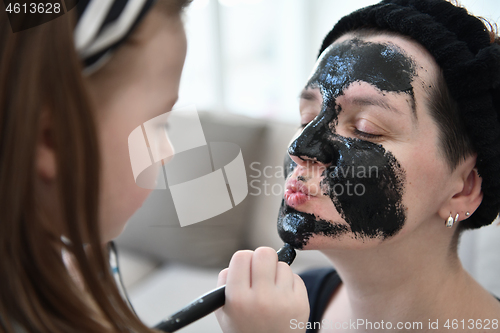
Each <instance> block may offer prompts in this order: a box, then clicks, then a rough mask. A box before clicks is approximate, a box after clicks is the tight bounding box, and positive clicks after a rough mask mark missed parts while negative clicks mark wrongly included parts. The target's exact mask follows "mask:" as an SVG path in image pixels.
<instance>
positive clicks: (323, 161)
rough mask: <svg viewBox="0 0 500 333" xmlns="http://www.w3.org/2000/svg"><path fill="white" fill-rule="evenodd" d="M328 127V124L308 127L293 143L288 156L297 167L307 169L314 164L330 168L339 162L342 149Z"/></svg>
mask: <svg viewBox="0 0 500 333" xmlns="http://www.w3.org/2000/svg"><path fill="white" fill-rule="evenodd" d="M311 125H312V124H311ZM327 126H328V125H327V124H325V125H323V124H315V126H307V127H306V128H305V129H304V130H303V131H302V133H300V135H299V136H298V137H297V138H296V139H295V140H294V141H292V143H291V144H290V146H289V147H288V155H289V156H290V158H291V159H292V160H293V161H294V162H295V163H296V164H297V165H300V166H303V167H307V166H309V165H311V164H312V163H314V164H315V165H324V166H329V165H331V164H335V163H336V162H337V160H338V158H339V154H340V153H339V151H340V147H338V142H336V141H337V140H334V138H333V136H334V135H333V133H332V132H331V131H330V130H329V129H328V127H327Z"/></svg>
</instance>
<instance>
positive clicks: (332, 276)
mask: <svg viewBox="0 0 500 333" xmlns="http://www.w3.org/2000/svg"><path fill="white" fill-rule="evenodd" d="M300 277H301V278H302V280H304V284H305V285H306V289H307V295H308V297H309V306H310V308H311V312H310V314H309V322H310V323H312V325H311V327H314V323H319V322H321V320H322V318H323V314H324V313H325V310H326V307H327V305H328V301H329V300H330V298H331V296H332V294H333V292H334V291H335V290H336V289H337V287H338V286H339V285H340V283H341V282H342V280H340V276H339V275H338V274H337V271H336V270H335V269H333V268H331V267H328V268H317V269H313V270H309V271H306V272H304V273H302V274H300ZM497 299H498V300H499V301H500V298H498V297H497ZM317 331H318V330H317V329H308V330H306V333H316V332H317Z"/></svg>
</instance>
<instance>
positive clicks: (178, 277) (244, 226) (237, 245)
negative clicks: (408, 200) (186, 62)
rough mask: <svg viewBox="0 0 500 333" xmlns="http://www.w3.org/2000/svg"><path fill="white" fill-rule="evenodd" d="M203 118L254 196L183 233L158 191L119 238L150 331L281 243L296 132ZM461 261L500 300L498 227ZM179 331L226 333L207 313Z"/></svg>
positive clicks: (133, 294)
mask: <svg viewBox="0 0 500 333" xmlns="http://www.w3.org/2000/svg"><path fill="white" fill-rule="evenodd" d="M200 118H201V123H202V127H203V130H204V132H205V136H206V139H207V142H220V141H222V142H232V143H235V144H237V145H239V146H240V147H241V150H242V153H243V158H244V161H245V165H246V171H247V178H248V183H249V194H248V196H247V197H246V199H245V200H244V201H243V202H242V203H241V204H239V205H238V206H236V207H235V208H233V209H231V210H229V211H227V212H225V213H223V214H221V215H219V216H216V217H214V218H211V219H209V220H206V221H203V222H200V223H197V224H194V225H190V226H186V227H182V228H181V227H180V225H179V222H178V219H177V215H176V213H175V209H174V206H173V203H172V198H171V196H170V193H169V191H168V190H156V191H154V192H153V193H152V194H151V195H150V197H149V198H148V199H147V200H146V202H145V203H144V205H143V207H142V208H141V209H139V210H138V211H137V213H136V214H135V215H134V216H133V217H132V218H131V219H130V221H129V223H128V225H127V227H126V229H125V231H124V232H123V234H122V235H121V236H120V237H119V238H118V239H117V245H118V249H119V251H120V253H119V262H120V266H121V270H122V274H123V279H124V282H125V285H126V286H127V290H128V294H129V297H130V299H131V302H132V305H133V306H134V308H135V310H136V312H137V313H138V315H139V316H140V317H141V318H142V319H143V321H144V322H146V323H147V324H149V325H154V324H156V323H157V322H159V321H161V319H163V318H165V317H167V316H168V315H169V314H172V313H174V312H175V311H177V310H178V309H180V308H181V307H182V306H184V305H185V304H187V303H188V302H189V301H191V300H193V299H194V298H196V297H198V296H199V295H201V294H203V293H205V292H207V291H208V290H210V289H212V288H214V287H215V286H216V281H217V274H218V272H219V271H220V269H222V268H224V267H226V266H227V264H228V262H229V259H230V258H231V255H232V254H233V253H234V252H235V251H237V250H239V249H255V248H257V247H259V246H263V245H265V246H271V247H273V248H275V249H278V248H279V247H280V246H281V245H282V242H281V241H280V239H279V237H278V235H277V232H276V217H277V214H278V208H279V205H280V202H281V198H282V193H283V183H284V181H283V178H282V177H283V175H282V174H283V172H282V165H283V158H284V156H285V152H286V147H287V145H288V143H289V141H290V139H291V138H292V136H293V134H294V133H295V131H296V130H297V126H294V125H290V124H283V123H277V122H272V121H269V120H256V119H250V118H247V117H243V116H237V115H231V114H226V113H224V114H221V113H203V112H200ZM193 209H196V205H195V204H193ZM460 255H461V258H462V262H463V264H464V266H465V267H466V269H468V270H469V272H470V273H471V274H472V275H473V276H475V277H476V278H477V279H478V280H479V281H480V283H482V284H483V285H484V286H485V287H486V288H488V290H490V291H491V292H493V293H495V294H496V295H500V227H497V226H490V227H487V228H482V229H481V230H479V231H476V232H468V233H466V234H465V235H464V237H463V239H462V242H461V247H460ZM325 265H328V261H327V260H326V259H325V258H324V257H323V256H322V255H321V254H320V253H318V252H315V251H307V252H299V253H298V256H297V259H296V261H295V262H294V264H293V265H292V268H293V269H294V270H295V271H296V272H300V271H302V270H305V269H307V268H311V267H318V266H325ZM181 332H185V333H188V332H205V333H212V332H214V333H215V332H221V330H220V328H219V327H218V325H217V322H216V319H215V316H214V315H210V316H208V317H206V318H204V319H202V320H200V321H198V322H196V323H194V324H192V325H190V326H188V327H186V328H184V329H183V330H181Z"/></svg>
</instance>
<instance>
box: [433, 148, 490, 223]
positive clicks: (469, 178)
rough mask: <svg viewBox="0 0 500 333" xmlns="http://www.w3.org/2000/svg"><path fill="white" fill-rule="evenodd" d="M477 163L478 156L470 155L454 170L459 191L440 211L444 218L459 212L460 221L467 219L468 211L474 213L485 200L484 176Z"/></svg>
mask: <svg viewBox="0 0 500 333" xmlns="http://www.w3.org/2000/svg"><path fill="white" fill-rule="evenodd" d="M475 165H476V156H475V155H474V156H470V157H468V158H467V159H466V160H465V161H464V162H463V163H461V164H460V165H459V166H458V167H457V168H456V170H455V171H454V173H456V174H457V183H456V184H457V191H456V192H455V194H454V195H453V196H452V197H451V198H450V200H449V202H448V204H447V205H445V207H443V208H442V209H441V210H440V211H439V215H440V217H441V218H442V219H443V220H446V219H447V218H448V217H449V216H450V213H451V214H452V216H453V217H455V215H456V214H459V218H458V221H462V220H465V219H467V217H468V216H466V213H467V212H469V214H470V215H472V213H474V212H475V211H476V209H477V208H478V207H479V205H480V204H481V202H482V201H483V191H482V189H481V184H482V178H481V177H480V176H479V174H478V171H477V168H476V167H475Z"/></svg>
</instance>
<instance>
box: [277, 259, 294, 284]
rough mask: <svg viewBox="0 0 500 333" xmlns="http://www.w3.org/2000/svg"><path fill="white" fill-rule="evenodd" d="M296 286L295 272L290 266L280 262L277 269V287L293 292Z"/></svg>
mask: <svg viewBox="0 0 500 333" xmlns="http://www.w3.org/2000/svg"><path fill="white" fill-rule="evenodd" d="M293 285H294V277H293V272H292V269H291V268H290V266H288V265H287V264H286V263H284V262H282V261H279V262H278V266H277V267H276V286H278V287H280V288H282V289H288V290H292V289H293Z"/></svg>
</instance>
